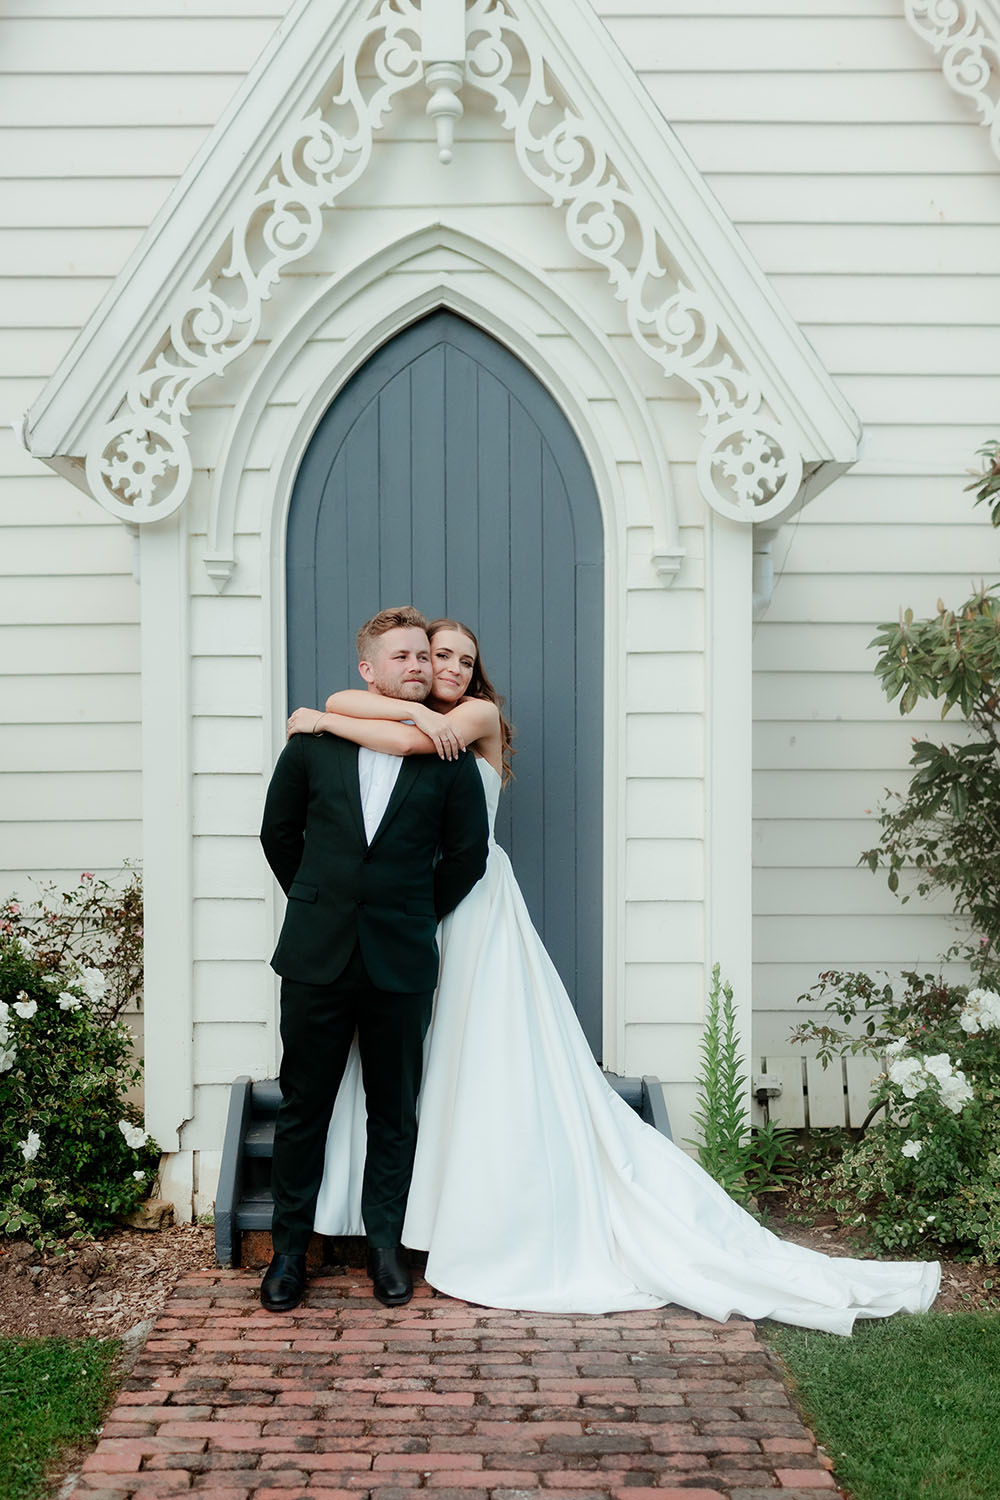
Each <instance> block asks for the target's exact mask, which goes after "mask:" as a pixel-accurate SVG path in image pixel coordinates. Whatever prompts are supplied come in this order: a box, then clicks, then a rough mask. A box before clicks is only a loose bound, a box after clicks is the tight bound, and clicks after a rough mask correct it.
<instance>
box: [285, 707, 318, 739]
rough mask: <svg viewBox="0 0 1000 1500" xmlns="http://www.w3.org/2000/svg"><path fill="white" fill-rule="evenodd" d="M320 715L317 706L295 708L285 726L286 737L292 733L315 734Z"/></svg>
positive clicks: (289, 736)
mask: <svg viewBox="0 0 1000 1500" xmlns="http://www.w3.org/2000/svg"><path fill="white" fill-rule="evenodd" d="M322 717H323V715H322V713H321V712H320V710H319V709H318V708H297V709H296V710H295V712H294V713H293V714H292V715H291V716H290V718H289V720H288V723H287V724H286V726H285V730H286V733H287V736H288V738H289V739H291V737H292V735H293V734H315V733H316V725H317V724H318V723H319V721H320V719H321V718H322Z"/></svg>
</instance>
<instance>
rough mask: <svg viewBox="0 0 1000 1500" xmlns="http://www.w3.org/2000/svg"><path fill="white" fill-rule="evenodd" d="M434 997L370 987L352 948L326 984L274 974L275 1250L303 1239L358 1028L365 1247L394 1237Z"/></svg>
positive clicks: (412, 1147) (413, 1142)
mask: <svg viewBox="0 0 1000 1500" xmlns="http://www.w3.org/2000/svg"><path fill="white" fill-rule="evenodd" d="M433 998H434V992H433V990H428V991H426V992H420V993H416V994H412V993H405V994H400V993H396V992H394V991H390V990H380V989H376V987H375V986H374V985H373V984H372V982H371V980H370V978H369V977H368V972H367V970H366V968H365V966H364V963H363V961H362V958H361V953H360V950H359V949H357V948H355V950H354V953H353V954H352V956H351V959H350V961H349V962H348V965H347V968H346V969H345V970H344V972H343V973H342V974H341V975H340V976H339V978H337V979H336V980H334V982H333V983H332V984H303V983H301V982H300V981H298V980H294V979H283V980H282V981H281V1042H282V1047H283V1049H284V1050H283V1055H282V1060H281V1072H280V1082H281V1095H282V1102H281V1107H280V1109H279V1110H278V1119H277V1124H276V1127H275V1135H274V1160H273V1164H272V1169H271V1185H272V1190H273V1193H274V1221H273V1228H272V1232H271V1233H272V1240H273V1243H274V1249H275V1252H276V1253H277V1254H296V1253H302V1252H304V1251H305V1250H306V1248H307V1246H308V1244H309V1237H310V1235H311V1234H312V1227H313V1219H314V1217H315V1214H316V1196H317V1194H318V1192H319V1185H320V1181H321V1179H322V1176H323V1165H324V1157H325V1152H326V1136H327V1130H328V1129H329V1125H330V1116H331V1115H332V1113H333V1105H334V1101H335V1099H336V1097H337V1090H338V1088H339V1087H340V1081H341V1079H342V1078H343V1076H344V1068H345V1066H346V1064H347V1058H348V1054H349V1052H350V1049H351V1042H352V1040H353V1037H354V1033H355V1030H356V1031H357V1033H358V1046H359V1050H360V1053H361V1072H362V1077H363V1079H364V1085H365V1103H366V1107H367V1111H368V1147H367V1154H366V1157H365V1171H364V1178H363V1180H362V1186H361V1213H362V1217H363V1218H364V1222H365V1232H366V1234H367V1236H368V1243H369V1244H370V1245H373V1246H388V1245H398V1244H399V1242H400V1236H401V1234H402V1229H403V1218H404V1215H405V1213H406V1195H407V1193H408V1192H409V1188H410V1178H411V1176H412V1174H413V1157H414V1153H415V1151H416V1146H417V1095H418V1094H419V1092H420V1080H421V1074H422V1070H423V1043H424V1037H425V1035H426V1033H427V1027H428V1025H429V1024H430V1018H431V1006H432V1002H433ZM345 1170H346V1163H345Z"/></svg>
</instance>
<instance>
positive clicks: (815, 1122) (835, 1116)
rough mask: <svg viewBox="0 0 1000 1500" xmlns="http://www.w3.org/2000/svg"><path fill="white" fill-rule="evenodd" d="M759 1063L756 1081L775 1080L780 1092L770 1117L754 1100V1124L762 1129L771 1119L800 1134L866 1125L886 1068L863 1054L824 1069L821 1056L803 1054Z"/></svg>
mask: <svg viewBox="0 0 1000 1500" xmlns="http://www.w3.org/2000/svg"><path fill="white" fill-rule="evenodd" d="M758 1061H759V1068H757V1069H755V1070H754V1079H755V1080H756V1079H757V1078H759V1077H766V1078H767V1079H768V1080H769V1081H771V1080H775V1081H776V1082H777V1083H779V1084H780V1087H781V1093H780V1094H778V1095H777V1096H775V1097H772V1098H770V1099H769V1100H768V1113H767V1114H765V1111H764V1108H763V1106H762V1105H760V1104H758V1103H757V1101H756V1098H755V1099H754V1101H753V1106H752V1112H751V1113H752V1118H753V1123H754V1124H755V1125H763V1123H764V1121H765V1119H767V1118H768V1117H770V1119H771V1120H773V1121H774V1122H775V1123H776V1124H778V1125H784V1126H787V1127H788V1128H790V1129H799V1130H801V1129H803V1128H804V1127H809V1128H810V1129H819V1128H821V1127H822V1126H824V1125H851V1126H858V1125H862V1124H863V1123H864V1120H865V1117H866V1116H867V1114H868V1111H869V1109H870V1108H871V1086H872V1081H873V1079H874V1078H875V1077H876V1076H877V1074H879V1073H881V1072H882V1071H883V1069H884V1067H885V1064H884V1062H882V1061H880V1060H879V1059H878V1058H874V1057H868V1056H866V1055H864V1054H860V1053H859V1054H858V1055H857V1056H856V1057H834V1058H833V1059H832V1060H831V1062H830V1064H829V1066H828V1067H826V1068H824V1067H823V1064H822V1063H821V1062H820V1061H819V1059H818V1058H816V1057H803V1056H802V1054H801V1053H799V1054H798V1055H797V1056H795V1057H775V1056H772V1055H771V1054H770V1053H768V1054H767V1056H765V1057H761V1058H760V1059H758Z"/></svg>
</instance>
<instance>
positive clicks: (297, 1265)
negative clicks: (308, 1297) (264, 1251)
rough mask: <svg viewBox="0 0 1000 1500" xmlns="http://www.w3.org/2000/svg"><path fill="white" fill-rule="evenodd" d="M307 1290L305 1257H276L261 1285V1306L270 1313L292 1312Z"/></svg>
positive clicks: (265, 1273)
mask: <svg viewBox="0 0 1000 1500" xmlns="http://www.w3.org/2000/svg"><path fill="white" fill-rule="evenodd" d="M305 1290H306V1258H305V1256H304V1255H276V1256H275V1257H274V1259H273V1260H272V1261H271V1264H270V1265H269V1266H268V1268H267V1270H266V1271H265V1272H264V1280H263V1281H262V1282H261V1284H260V1302H261V1306H262V1307H265V1308H266V1309H267V1311H268V1312H291V1310H292V1308H293V1307H298V1305H299V1303H300V1302H301V1301H302V1298H303V1297H304V1295H305Z"/></svg>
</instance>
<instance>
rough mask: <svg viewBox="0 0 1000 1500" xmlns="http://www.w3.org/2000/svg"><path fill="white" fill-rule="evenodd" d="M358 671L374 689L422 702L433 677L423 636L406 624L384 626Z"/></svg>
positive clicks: (388, 696) (428, 645) (428, 647)
mask: <svg viewBox="0 0 1000 1500" xmlns="http://www.w3.org/2000/svg"><path fill="white" fill-rule="evenodd" d="M366 667H367V669H368V670H367V671H365V668H366ZM361 673H362V676H363V677H364V678H365V681H366V682H367V683H368V685H369V687H370V688H371V689H373V690H374V691H375V692H376V693H383V694H384V695H385V696H386V697H387V698H402V699H404V700H405V701H406V702H408V703H422V702H423V701H424V699H425V698H426V697H427V695H428V693H429V692H430V690H431V682H432V680H433V676H432V671H431V648H430V642H429V641H428V639H427V636H426V635H425V634H424V632H423V631H422V630H417V629H413V628H410V627H399V628H398V629H396V630H387V631H386V632H385V634H384V635H380V636H379V637H378V639H377V641H376V642H375V644H374V647H373V648H372V651H371V653H370V657H369V660H368V661H367V662H362V663H361Z"/></svg>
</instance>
